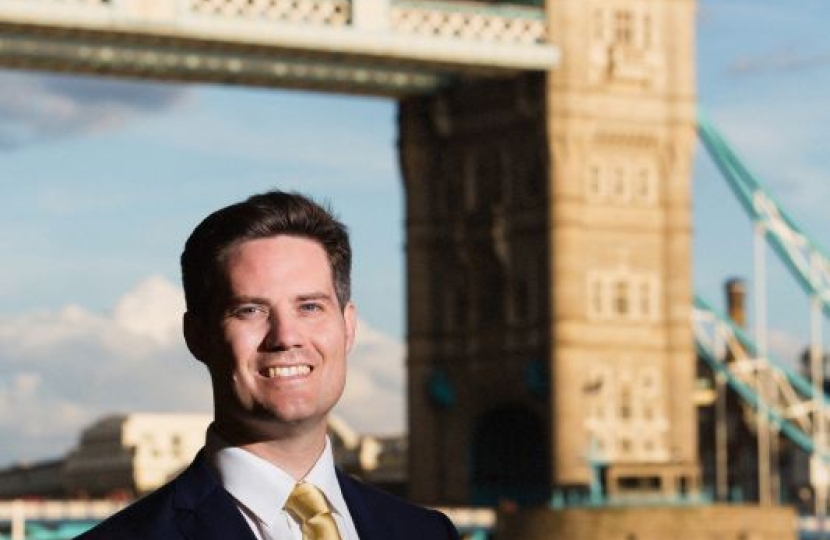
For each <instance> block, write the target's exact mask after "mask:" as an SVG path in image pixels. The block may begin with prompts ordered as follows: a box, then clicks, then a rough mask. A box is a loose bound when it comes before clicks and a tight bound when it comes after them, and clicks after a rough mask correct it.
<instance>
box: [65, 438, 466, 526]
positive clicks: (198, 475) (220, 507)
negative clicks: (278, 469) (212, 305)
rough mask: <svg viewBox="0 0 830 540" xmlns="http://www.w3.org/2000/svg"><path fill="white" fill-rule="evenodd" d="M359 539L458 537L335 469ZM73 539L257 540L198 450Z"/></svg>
mask: <svg viewBox="0 0 830 540" xmlns="http://www.w3.org/2000/svg"><path fill="white" fill-rule="evenodd" d="M337 478H338V480H339V481H340V489H341V490H342V491H343V498H344V499H345V500H346V504H347V505H348V507H349V512H350V513H351V515H352V519H353V520H354V524H355V528H356V529H357V534H358V535H359V536H360V540H457V539H458V532H457V531H456V530H455V527H453V525H452V523H451V522H450V520H449V519H448V518H447V516H445V515H444V514H442V513H440V512H437V511H435V510H429V509H426V508H422V507H419V506H415V505H413V504H410V503H408V502H406V501H404V500H402V499H399V498H397V497H394V496H392V495H389V494H387V493H384V492H382V491H380V490H378V489H375V488H373V487H371V486H368V485H366V484H364V483H362V482H360V481H358V480H355V479H353V478H351V477H349V476H347V475H346V474H344V473H343V472H342V471H340V470H338V471H337ZM76 540H256V537H255V536H254V533H253V532H252V531H251V529H250V527H248V524H247V522H246V521H245V518H243V517H242V513H241V512H240V511H239V509H238V508H237V506H236V501H235V500H234V499H233V497H231V495H230V494H229V493H228V492H227V491H225V489H224V488H223V487H222V485H221V484H220V483H219V479H218V478H217V476H216V474H215V473H214V472H213V471H212V470H211V468H210V467H209V466H208V464H207V460H206V459H205V457H204V453H203V452H200V453H199V454H198V455H197V456H196V459H194V460H193V463H191V464H190V466H189V467H188V468H187V469H185V470H184V472H182V474H180V475H179V476H178V477H177V478H176V479H174V480H173V481H171V482H169V483H168V484H166V485H164V486H162V487H161V488H159V489H158V490H157V491H155V492H153V493H151V494H149V495H147V496H146V497H144V498H142V499H139V500H138V501H136V502H135V503H133V504H132V505H130V506H128V507H127V508H125V509H123V510H121V511H120V512H118V513H116V514H114V515H113V516H111V517H109V518H108V519H106V520H105V521H103V522H101V523H100V524H98V525H97V526H95V527H94V528H92V529H91V530H89V531H88V532H86V533H84V534H82V535H81V536H79V537H77V539H76Z"/></svg>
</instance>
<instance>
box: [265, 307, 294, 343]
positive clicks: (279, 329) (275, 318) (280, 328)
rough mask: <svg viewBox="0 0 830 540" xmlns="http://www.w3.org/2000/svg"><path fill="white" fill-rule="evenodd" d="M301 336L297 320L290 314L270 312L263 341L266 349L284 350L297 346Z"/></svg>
mask: <svg viewBox="0 0 830 540" xmlns="http://www.w3.org/2000/svg"><path fill="white" fill-rule="evenodd" d="M301 337H302V334H301V333H300V330H299V326H298V325H297V321H295V320H294V319H293V318H292V317H291V316H290V315H287V314H278V313H275V312H272V313H271V316H270V317H269V318H268V334H267V335H266V336H265V342H264V345H265V348H266V349H268V350H277V351H284V350H288V349H292V348H294V347H298V346H300V344H301V342H302V339H301Z"/></svg>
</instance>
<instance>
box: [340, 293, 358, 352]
mask: <svg viewBox="0 0 830 540" xmlns="http://www.w3.org/2000/svg"><path fill="white" fill-rule="evenodd" d="M343 319H344V320H345V321H346V353H347V354H348V353H349V351H351V350H352V345H354V337H355V331H356V330H357V308H355V307H354V304H353V303H352V302H349V303H348V304H346V307H345V308H344V309H343Z"/></svg>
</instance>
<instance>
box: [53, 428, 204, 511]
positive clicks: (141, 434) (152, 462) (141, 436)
mask: <svg viewBox="0 0 830 540" xmlns="http://www.w3.org/2000/svg"><path fill="white" fill-rule="evenodd" d="M210 421H211V417H210V416H209V415H197V414H128V415H119V416H110V417H106V418H103V419H101V420H99V421H98V422H96V423H95V424H93V425H92V426H90V427H89V428H87V429H85V430H84V432H83V434H82V435H81V440H80V442H79V444H78V446H77V448H75V449H74V450H73V451H72V452H71V453H70V454H69V455H68V456H67V457H66V460H65V462H64V468H63V477H64V482H65V488H66V493H67V494H68V495H70V496H90V497H106V496H119V495H122V496H126V497H132V496H135V495H141V494H143V493H147V492H148V491H152V490H153V489H155V488H157V487H158V486H160V485H162V484H163V483H165V482H166V481H167V480H169V479H170V478H172V477H173V476H175V475H176V474H177V473H179V472H180V471H181V470H182V469H184V468H185V467H186V466H187V464H189V463H190V461H191V460H192V459H193V456H194V455H196V452H197V451H198V450H199V448H201V447H202V445H203V444H204V442H205V429H207V426H208V424H209V423H210Z"/></svg>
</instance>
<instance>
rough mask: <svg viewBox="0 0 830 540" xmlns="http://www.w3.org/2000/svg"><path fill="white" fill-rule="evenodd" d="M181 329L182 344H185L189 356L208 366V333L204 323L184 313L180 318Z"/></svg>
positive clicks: (196, 317)
mask: <svg viewBox="0 0 830 540" xmlns="http://www.w3.org/2000/svg"><path fill="white" fill-rule="evenodd" d="M182 329H183V331H184V342H185V343H187V348H188V350H189V351H190V354H192V355H193V356H194V358H196V360H198V361H200V362H202V363H203V364H208V354H207V352H208V344H207V340H208V332H207V328H205V321H204V320H203V319H201V318H200V317H198V316H196V315H194V314H193V313H190V312H189V311H186V312H185V314H184V316H183V317H182Z"/></svg>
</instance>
